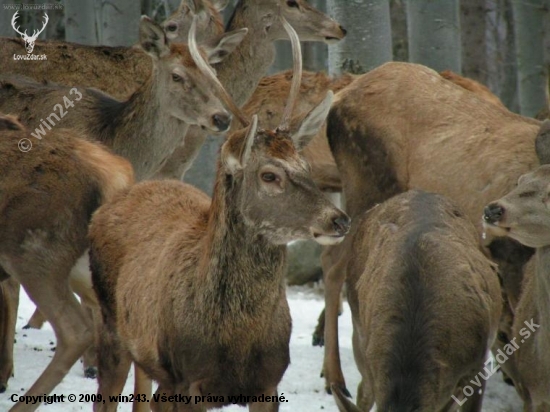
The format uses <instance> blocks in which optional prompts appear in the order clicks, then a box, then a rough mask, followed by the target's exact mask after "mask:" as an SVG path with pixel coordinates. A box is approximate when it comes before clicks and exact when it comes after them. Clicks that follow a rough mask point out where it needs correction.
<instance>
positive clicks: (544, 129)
mask: <svg viewBox="0 0 550 412" xmlns="http://www.w3.org/2000/svg"><path fill="white" fill-rule="evenodd" d="M535 152H536V153H537V157H538V158H539V162H540V164H541V165H547V164H549V163H550V120H549V119H546V120H545V121H544V122H542V125H541V126H540V130H539V132H538V134H537V138H536V139H535Z"/></svg>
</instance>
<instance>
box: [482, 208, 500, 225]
mask: <svg viewBox="0 0 550 412" xmlns="http://www.w3.org/2000/svg"><path fill="white" fill-rule="evenodd" d="M503 215H504V208H503V207H502V206H500V205H499V204H497V203H491V204H490V205H488V206H486V207H485V209H484V210H483V220H485V221H486V222H487V223H497V222H499V221H500V219H502V216H503Z"/></svg>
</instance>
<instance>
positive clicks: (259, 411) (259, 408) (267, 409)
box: [248, 388, 279, 412]
mask: <svg viewBox="0 0 550 412" xmlns="http://www.w3.org/2000/svg"><path fill="white" fill-rule="evenodd" d="M264 395H265V396H271V397H275V398H276V399H279V394H278V392H277V388H275V389H274V390H271V391H267V392H265V393H264ZM278 410H279V402H278V401H277V402H252V403H249V404H248V412H277V411H278Z"/></svg>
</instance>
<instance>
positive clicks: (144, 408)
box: [132, 363, 153, 412]
mask: <svg viewBox="0 0 550 412" xmlns="http://www.w3.org/2000/svg"><path fill="white" fill-rule="evenodd" d="M152 391H153V381H152V380H151V378H150V377H149V375H147V374H146V373H145V371H144V370H143V369H141V368H140V367H139V366H138V365H137V364H136V363H134V396H135V398H136V399H138V397H140V398H145V399H151V395H152ZM150 410H151V408H150V407H149V403H148V402H145V403H143V402H134V404H133V405H132V412H149V411H150Z"/></svg>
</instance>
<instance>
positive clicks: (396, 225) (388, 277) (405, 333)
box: [331, 165, 502, 412]
mask: <svg viewBox="0 0 550 412" xmlns="http://www.w3.org/2000/svg"><path fill="white" fill-rule="evenodd" d="M354 166H355V165H350V166H349V168H348V169H352V168H353V167H354ZM344 169H346V167H345V166H344ZM345 173H346V174H347V173H354V172H353V170H348V171H346V172H345ZM345 194H346V201H347V200H348V199H349V198H354V197H359V196H363V192H346V193H345ZM478 243H479V240H478V234H477V231H476V228H475V227H474V225H473V224H472V223H471V222H470V221H469V220H468V219H467V218H465V217H464V216H463V214H462V213H461V212H460V211H459V210H458V208H457V207H456V206H455V205H454V204H452V203H451V202H450V201H449V200H448V199H446V198H445V197H443V196H441V195H437V194H432V193H427V192H423V191H419V190H412V191H408V192H405V193H403V194H399V195H396V196H394V197H393V198H391V199H389V200H387V201H385V202H383V203H382V204H380V205H377V206H375V207H373V208H371V209H370V210H366V211H364V212H363V213H358V214H357V215H356V216H354V217H353V223H352V227H351V230H350V233H349V234H348V235H347V236H346V238H345V239H344V241H343V242H342V243H341V244H339V245H338V246H335V247H334V249H335V250H337V251H338V256H337V260H336V263H335V264H334V266H333V267H332V268H331V271H338V272H340V274H341V276H345V278H346V282H347V286H348V287H347V294H348V302H349V304H350V307H351V312H352V319H353V353H354V355H355V362H356V364H357V367H358V369H359V371H360V372H361V378H362V381H361V383H360V384H359V388H358V395H357V402H358V408H357V407H355V405H353V404H352V403H351V401H348V400H347V398H346V397H345V396H344V395H343V394H342V392H341V390H340V388H338V387H337V386H335V387H334V388H335V390H334V391H333V395H334V396H335V398H336V402H337V404H338V405H339V409H340V411H341V412H354V411H364V412H368V411H370V410H371V408H372V407H373V405H374V403H375V402H376V409H377V410H378V411H384V412H386V411H411V412H412V411H433V412H438V411H441V412H443V411H451V410H456V408H457V407H458V405H462V409H461V410H462V411H476V412H480V411H481V403H482V398H483V395H482V394H481V393H480V390H484V388H485V380H482V379H480V378H479V376H477V378H476V375H477V374H478V373H480V372H481V373H483V368H484V366H485V365H484V363H485V361H486V358H487V357H488V356H489V354H490V349H491V345H492V344H493V341H494V339H495V337H496V335H497V329H498V324H499V319H500V313H501V306H502V301H501V292H500V284H499V280H498V276H497V274H496V267H495V265H494V264H492V263H491V262H490V261H489V260H488V259H487V258H486V257H485V256H484V255H483V253H482V252H481V250H480V249H479V246H478ZM477 381H479V383H478V386H479V389H480V390H476V391H475V393H473V394H472V395H471V397H470V398H469V399H466V398H464V395H463V393H462V388H464V387H465V386H466V385H474V384H473V383H471V382H477ZM474 387H475V386H474ZM455 402H456V404H455Z"/></svg>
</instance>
